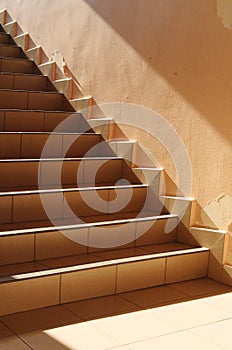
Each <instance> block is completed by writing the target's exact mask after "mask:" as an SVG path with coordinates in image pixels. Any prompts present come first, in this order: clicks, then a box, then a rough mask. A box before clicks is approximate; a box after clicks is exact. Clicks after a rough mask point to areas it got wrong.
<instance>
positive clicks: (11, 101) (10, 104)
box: [0, 90, 28, 109]
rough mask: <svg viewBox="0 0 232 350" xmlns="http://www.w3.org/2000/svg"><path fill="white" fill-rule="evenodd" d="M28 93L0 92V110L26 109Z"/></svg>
mask: <svg viewBox="0 0 232 350" xmlns="http://www.w3.org/2000/svg"><path fill="white" fill-rule="evenodd" d="M27 98H28V93H27V92H24V91H20V92H19V91H12V90H2V91H0V108H5V109H27Z"/></svg>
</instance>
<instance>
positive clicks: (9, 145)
mask: <svg viewBox="0 0 232 350" xmlns="http://www.w3.org/2000/svg"><path fill="white" fill-rule="evenodd" d="M45 144H46V148H45V150H44V151H43V148H44V147H45ZM42 151H43V154H42ZM84 156H88V157H100V156H103V157H104V156H105V157H107V156H109V157H110V156H115V154H114V153H113V151H112V150H111V149H110V148H109V146H108V144H107V143H106V142H104V141H103V139H102V136H101V135H98V134H94V133H85V134H76V133H75V134H71V133H70V134H69V133H52V134H51V133H45V132H44V133H42V132H37V133H36V132H34V133H33V132H1V133H0V159H18V158H23V159H38V158H63V157H72V158H73V157H74V158H76V157H84Z"/></svg>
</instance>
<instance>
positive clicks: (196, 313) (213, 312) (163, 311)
mask: <svg viewBox="0 0 232 350" xmlns="http://www.w3.org/2000/svg"><path fill="white" fill-rule="evenodd" d="M156 314H157V317H159V318H161V319H162V320H163V321H167V322H172V323H173V325H174V326H175V327H176V331H180V330H186V329H189V328H192V327H197V326H200V325H204V324H208V323H213V322H218V321H221V320H224V319H226V318H228V317H229V316H230V313H228V312H226V311H223V310H219V309H218V308H215V307H213V306H211V305H209V304H207V303H205V302H204V299H197V300H190V301H185V302H181V303H175V304H172V305H166V306H162V307H160V308H157V309H156Z"/></svg>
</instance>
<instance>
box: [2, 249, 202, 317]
mask: <svg viewBox="0 0 232 350" xmlns="http://www.w3.org/2000/svg"><path fill="white" fill-rule="evenodd" d="M207 265H208V252H199V253H191V254H186V255H178V256H170V257H166V258H165V257H163V258H158V259H150V260H144V261H138V262H132V263H122V264H117V263H115V264H112V265H110V266H102V267H98V268H94V269H91V268H90V269H81V270H79V271H76V272H69V273H68V272H66V273H61V274H57V275H49V276H39V275H38V276H37V278H33V279H25V280H18V281H13V282H7V283H2V284H1V285H0V298H1V306H0V315H6V314H11V313H15V312H20V311H26V310H33V309H37V308H42V307H46V306H51V305H58V304H62V303H68V302H74V301H78V300H84V299H89V298H94V297H101V296H106V295H113V294H117V293H122V292H126V291H132V290H137V289H142V288H147V287H153V286H158V285H162V284H168V283H174V282H180V281H185V280H191V279H196V278H201V277H205V276H207ZM183 266H184V268H183ZM99 282H100V283H99ZM35 295H36V298H35Z"/></svg>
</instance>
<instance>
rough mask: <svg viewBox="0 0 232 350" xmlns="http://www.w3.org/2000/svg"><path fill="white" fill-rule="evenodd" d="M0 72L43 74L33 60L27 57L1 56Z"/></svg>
mask: <svg viewBox="0 0 232 350" xmlns="http://www.w3.org/2000/svg"><path fill="white" fill-rule="evenodd" d="M0 72H6V73H25V74H41V72H40V70H39V68H38V67H37V66H36V65H35V63H34V62H33V61H32V60H29V59H25V58H12V57H7V58H4V57H0Z"/></svg>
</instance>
